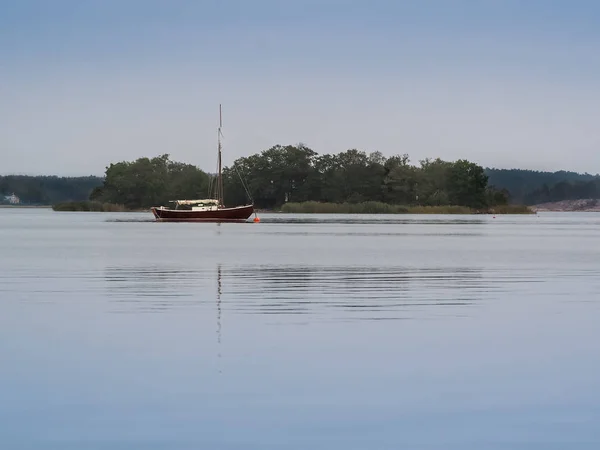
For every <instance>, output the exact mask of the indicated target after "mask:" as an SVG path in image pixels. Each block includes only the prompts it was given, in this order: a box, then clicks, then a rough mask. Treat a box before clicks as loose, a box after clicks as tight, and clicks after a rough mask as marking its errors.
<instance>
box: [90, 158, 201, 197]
mask: <svg viewBox="0 0 600 450" xmlns="http://www.w3.org/2000/svg"><path fill="white" fill-rule="evenodd" d="M208 188H209V176H208V175H207V174H206V173H204V172H203V171H201V170H200V169H198V168H197V167H195V166H192V165H190V164H183V163H179V162H173V161H171V160H170V159H169V155H166V154H165V155H161V156H157V157H155V158H152V159H149V158H139V159H137V160H136V161H133V162H127V161H123V162H119V163H116V164H111V165H110V166H108V167H107V168H106V176H105V179H104V184H103V186H102V187H100V188H98V189H95V190H94V191H93V192H92V194H91V195H90V200H93V201H97V202H100V203H111V204H121V205H124V206H125V207H126V208H129V209H132V208H149V207H151V206H157V205H162V204H166V203H167V202H168V201H169V200H175V199H181V198H184V199H185V198H188V199H192V198H204V197H206V196H207V195H208Z"/></svg>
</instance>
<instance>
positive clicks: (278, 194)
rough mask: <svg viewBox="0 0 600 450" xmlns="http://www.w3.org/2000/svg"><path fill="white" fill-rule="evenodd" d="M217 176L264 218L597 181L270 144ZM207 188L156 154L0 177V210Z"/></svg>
mask: <svg viewBox="0 0 600 450" xmlns="http://www.w3.org/2000/svg"><path fill="white" fill-rule="evenodd" d="M223 177H224V184H225V203H226V204H228V205H235V204H241V203H245V202H246V201H248V197H251V198H252V200H253V201H254V204H255V205H256V206H257V207H258V208H265V209H278V208H280V207H281V206H282V205H284V204H287V203H294V204H298V203H304V202H326V203H330V204H350V205H351V204H359V203H364V202H379V203H384V204H389V205H403V206H436V207H438V206H464V207H469V208H472V209H482V208H489V207H497V206H500V205H505V204H526V205H533V204H538V203H544V202H550V201H560V200H575V199H582V198H598V197H600V176H598V175H590V174H578V173H574V172H565V171H560V172H554V173H551V172H537V171H532V170H519V169H489V168H488V169H483V168H482V167H481V166H479V165H477V164H475V163H473V162H470V161H466V160H459V161H455V162H448V161H443V160H441V159H425V160H422V161H419V162H418V163H417V164H413V163H411V162H410V160H409V157H408V155H395V156H392V157H387V158H386V157H384V156H383V155H382V154H381V153H379V152H374V153H370V154H367V153H365V152H362V151H358V150H348V151H345V152H341V153H338V154H324V155H318V154H317V153H316V152H314V151H312V150H311V149H309V148H308V147H306V146H304V145H296V146H292V145H288V146H279V145H278V146H274V147H272V148H270V149H268V150H265V151H263V152H261V153H257V154H254V155H252V156H248V157H244V158H240V159H238V160H236V161H235V162H234V164H233V165H232V166H230V167H226V168H225V169H224V171H223ZM242 180H243V182H242ZM211 187H214V176H212V175H208V174H207V173H205V172H204V171H202V170H200V169H199V168H197V167H195V166H193V165H190V164H184V163H180V162H175V161H172V160H171V159H170V158H169V155H161V156H157V157H154V158H139V159H137V160H135V161H131V162H129V161H122V162H118V163H114V164H110V166H109V167H107V169H106V173H105V176H104V177H95V176H87V177H56V176H25V175H9V176H0V202H2V201H3V199H4V195H10V194H12V193H13V192H14V193H15V194H16V195H17V196H18V197H20V199H21V202H22V203H24V204H33V205H50V204H58V203H64V202H70V201H71V202H73V201H74V202H80V201H86V200H91V201H94V202H98V203H96V204H95V205H98V204H112V205H122V206H123V207H124V208H126V209H139V208H148V207H150V206H153V205H161V204H166V203H167V202H168V200H172V199H176V198H204V197H206V196H212V195H213V192H212V189H211Z"/></svg>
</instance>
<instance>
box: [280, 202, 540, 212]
mask: <svg viewBox="0 0 600 450" xmlns="http://www.w3.org/2000/svg"><path fill="white" fill-rule="evenodd" d="M281 212H283V213H293V214H473V213H478V212H479V213H493V214H532V213H533V211H532V210H530V209H529V208H528V207H526V206H522V205H500V206H496V207H494V208H491V209H486V210H484V211H481V210H478V209H472V208H469V207H468V206H455V205H436V206H431V205H430V206H427V205H423V206H418V205H416V206H402V205H391V204H389V203H383V202H363V203H323V202H315V201H309V202H303V203H286V204H284V205H283V206H282V207H281Z"/></svg>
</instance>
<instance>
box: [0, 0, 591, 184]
mask: <svg viewBox="0 0 600 450" xmlns="http://www.w3.org/2000/svg"><path fill="white" fill-rule="evenodd" d="M598 23H600V2H593V1H577V0H574V1H556V0H554V1H553V0H547V1H542V0H530V1H527V0H521V1H517V0H506V1H501V0H480V1H475V0H470V1H468V0H456V1H451V0H446V1H443V0H439V1H436V0H421V1H410V2H409V1H401V0H397V1H382V0H371V1H368V2H367V1H341V0H321V1H317V0H305V1H302V0H298V1H284V0H281V1H275V0H254V1H242V0H230V1H227V0H221V1H201V0H198V1H183V0H181V1H170V2H169V1H166V0H164V1H158V0H146V1H141V0H129V1H127V0H122V1H114V0H105V1H85V0H79V1H64V0H63V1H61V0H55V1H41V0H37V1H33V0H29V1H28V0H19V1H17V0H15V1H11V2H8V1H5V0H0V124H1V127H0V156H1V158H0V173H4V174H6V173H31V174H41V173H44V174H61V175H79V174H102V173H103V171H104V167H105V166H106V165H108V164H109V163H110V162H116V161H120V160H131V159H134V158H137V157H140V156H154V155H158V154H161V153H170V154H171V155H172V157H173V158H174V159H177V160H180V161H185V162H189V163H193V164H197V165H199V166H201V167H202V168H204V169H205V170H213V169H214V167H215V148H216V125H217V117H218V116H217V114H218V105H219V103H222V104H223V112H224V134H225V141H224V159H225V162H226V163H227V164H229V163H231V162H232V161H233V160H234V159H235V158H237V157H240V156H244V155H249V154H252V153H254V152H258V151H260V150H263V149H266V148H268V147H270V146H272V145H275V144H294V143H298V142H303V143H305V144H306V145H308V146H310V147H311V148H313V149H314V150H315V151H317V152H319V153H327V152H339V151H343V150H346V149H348V148H358V149H362V150H365V151H367V152H370V151H375V150H379V151H381V152H382V153H383V154H384V155H392V154H396V153H408V154H409V155H410V156H411V159H412V160H413V161H414V162H417V161H418V160H419V159H423V158H425V157H438V156H439V157H441V158H444V159H448V160H454V159H458V158H467V159H470V160H473V161H476V162H478V163H480V164H482V165H484V166H495V167H521V168H533V169H541V170H557V169H570V170H577V171H588V172H593V173H596V172H600V152H599V151H598V150H599V149H600V131H598V130H597V128H598V126H597V122H598V117H600V57H599V56H598V55H600V27H598V26H597V24H598Z"/></svg>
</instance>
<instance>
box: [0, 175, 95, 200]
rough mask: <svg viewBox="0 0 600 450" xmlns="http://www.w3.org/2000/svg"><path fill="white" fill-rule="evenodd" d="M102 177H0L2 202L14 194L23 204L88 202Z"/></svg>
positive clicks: (0, 197)
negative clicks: (5, 197) (6, 196)
mask: <svg viewBox="0 0 600 450" xmlns="http://www.w3.org/2000/svg"><path fill="white" fill-rule="evenodd" d="M102 182H103V179H102V178H101V177H95V176H86V177H57V176H29V175H5V176H2V175H0V201H2V200H3V199H4V196H5V195H11V194H12V193H14V194H15V195H16V196H17V197H19V199H20V200H21V203H23V204H28V205H52V204H55V203H59V202H65V201H83V200H88V198H89V196H90V193H91V192H92V190H93V189H94V188H96V187H98V186H101V185H102Z"/></svg>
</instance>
